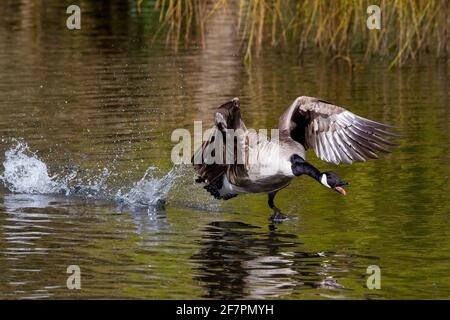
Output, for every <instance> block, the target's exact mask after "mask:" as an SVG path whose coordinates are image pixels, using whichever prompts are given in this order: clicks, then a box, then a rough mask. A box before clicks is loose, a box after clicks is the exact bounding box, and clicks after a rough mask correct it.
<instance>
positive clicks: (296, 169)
mask: <svg viewBox="0 0 450 320" xmlns="http://www.w3.org/2000/svg"><path fill="white" fill-rule="evenodd" d="M291 164H292V165H291V167H292V172H293V173H294V175H296V176H301V175H302V174H307V175H308V176H310V177H312V178H314V179H316V180H317V181H320V175H321V172H320V171H319V170H318V169H317V168H316V167H314V166H313V165H312V164H310V163H309V162H307V161H305V159H303V158H302V157H300V156H299V155H298V154H294V155H293V156H292V157H291Z"/></svg>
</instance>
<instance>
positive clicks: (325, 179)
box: [320, 171, 348, 196]
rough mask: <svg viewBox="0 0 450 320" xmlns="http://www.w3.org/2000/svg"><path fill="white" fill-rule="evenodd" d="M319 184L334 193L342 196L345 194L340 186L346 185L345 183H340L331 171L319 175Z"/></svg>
mask: <svg viewBox="0 0 450 320" xmlns="http://www.w3.org/2000/svg"><path fill="white" fill-rule="evenodd" d="M320 182H321V183H322V184H323V185H324V186H325V187H327V188H331V189H333V190H335V191H336V192H339V193H340V194H342V195H343V196H345V195H346V194H347V191H345V190H344V188H342V186H346V185H348V183H347V182H345V181H342V180H341V178H339V177H338V176H337V174H336V173H334V172H333V171H326V172H322V174H321V175H320Z"/></svg>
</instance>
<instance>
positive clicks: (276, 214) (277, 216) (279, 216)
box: [270, 207, 289, 222]
mask: <svg viewBox="0 0 450 320" xmlns="http://www.w3.org/2000/svg"><path fill="white" fill-rule="evenodd" d="M287 219H289V216H287V215H285V214H283V213H281V210H280V209H278V208H277V207H274V208H273V215H271V216H270V220H272V221H274V222H277V221H284V220H287Z"/></svg>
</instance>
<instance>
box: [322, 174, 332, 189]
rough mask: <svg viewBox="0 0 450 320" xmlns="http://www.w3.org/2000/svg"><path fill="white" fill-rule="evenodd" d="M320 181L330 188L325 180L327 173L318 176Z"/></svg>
mask: <svg viewBox="0 0 450 320" xmlns="http://www.w3.org/2000/svg"><path fill="white" fill-rule="evenodd" d="M320 183H322V184H323V185H324V186H325V187H327V188H331V187H330V185H329V184H328V181H327V175H326V174H325V173H324V174H322V177H321V178H320Z"/></svg>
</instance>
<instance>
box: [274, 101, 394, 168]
mask: <svg viewBox="0 0 450 320" xmlns="http://www.w3.org/2000/svg"><path fill="white" fill-rule="evenodd" d="M388 128H393V127H392V126H390V125H386V124H383V123H379V122H375V121H372V120H369V119H366V118H363V117H360V116H358V115H356V114H354V113H352V112H350V111H348V110H346V109H344V108H342V107H338V106H335V105H333V104H331V103H329V102H327V101H323V100H320V99H317V98H313V97H305V96H303V97H298V98H297V99H296V100H295V101H294V103H293V104H292V105H291V106H290V107H289V108H288V109H287V110H286V111H285V113H284V114H283V115H282V116H281V117H280V121H279V123H278V129H279V130H280V136H281V135H289V136H290V137H291V138H292V139H294V140H295V141H297V142H299V143H301V144H302V145H303V146H304V147H305V148H306V149H308V148H312V149H313V150H314V152H315V153H316V155H317V157H319V158H320V159H321V160H324V161H327V162H332V163H335V164H339V163H341V162H344V163H348V164H351V163H352V162H364V161H366V159H368V158H372V159H377V158H378V156H377V154H376V153H375V152H376V151H381V152H390V151H389V150H388V149H386V148H385V145H388V146H396V145H398V144H397V143H394V142H391V141H388V140H386V139H385V138H383V136H390V137H399V136H398V135H396V134H394V133H391V132H387V131H385V130H386V129H388Z"/></svg>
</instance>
